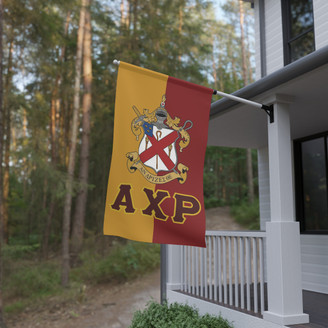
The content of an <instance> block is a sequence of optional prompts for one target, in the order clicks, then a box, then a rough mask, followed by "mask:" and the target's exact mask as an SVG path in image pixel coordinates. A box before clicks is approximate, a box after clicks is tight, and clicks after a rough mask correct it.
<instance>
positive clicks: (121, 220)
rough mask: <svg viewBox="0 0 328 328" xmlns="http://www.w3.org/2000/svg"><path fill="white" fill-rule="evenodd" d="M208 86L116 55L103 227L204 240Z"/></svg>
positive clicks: (148, 238)
mask: <svg viewBox="0 0 328 328" xmlns="http://www.w3.org/2000/svg"><path fill="white" fill-rule="evenodd" d="M212 93H213V90H212V89H209V88H205V87H202V86H198V85H195V84H192V83H189V82H185V81H182V80H179V79H176V78H173V77H170V76H167V75H164V74H160V73H156V72H153V71H150V70H147V69H143V68H140V67H136V66H133V65H130V64H127V63H124V62H120V65H119V70H118V77H117V89H116V100H115V121H114V143H113V153H112V159H111V167H110V173H109V180H108V189H107V198H106V208H105V218H104V234H105V235H115V236H121V237H124V238H127V239H132V240H137V241H143V242H150V243H159V244H178V245H192V246H200V247H205V210H204V200H203V166H204V156H205V150H206V144H207V130H208V121H209V111H210V104H211V98H212Z"/></svg>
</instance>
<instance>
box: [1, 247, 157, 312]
mask: <svg viewBox="0 0 328 328" xmlns="http://www.w3.org/2000/svg"><path fill="white" fill-rule="evenodd" d="M37 249H38V245H15V246H6V247H5V248H4V250H3V252H4V268H5V272H4V297H5V299H6V300H11V299H15V302H14V303H11V304H10V303H9V304H8V309H7V308H6V310H8V311H15V310H19V309H21V308H23V307H24V306H26V305H27V304H28V303H29V302H31V301H36V300H38V299H42V298H43V297H46V296H50V295H56V294H62V293H67V292H68V291H67V290H65V289H63V288H62V287H61V285H60V267H59V265H58V264H59V263H58V261H57V260H53V261H46V262H45V261H43V262H38V261H36V258H37ZM81 260H82V261H83V262H82V264H81V266H79V267H77V268H74V269H72V270H71V282H72V284H71V293H72V295H73V297H75V296H74V295H75V294H74V290H75V289H76V288H77V286H81V284H82V285H83V284H88V283H92V284H97V283H105V282H125V281H127V280H131V279H134V278H136V277H138V276H140V275H143V274H145V273H146V272H149V271H151V270H153V269H155V268H157V267H158V266H159V264H160V245H157V244H156V245H155V244H147V243H138V242H132V241H131V242H127V243H126V244H123V245H122V244H120V243H117V244H116V245H115V246H113V247H111V248H110V249H109V251H108V252H107V253H106V254H103V255H101V254H99V253H98V252H97V251H96V249H95V248H89V249H87V250H85V251H84V252H83V253H82V255H81Z"/></svg>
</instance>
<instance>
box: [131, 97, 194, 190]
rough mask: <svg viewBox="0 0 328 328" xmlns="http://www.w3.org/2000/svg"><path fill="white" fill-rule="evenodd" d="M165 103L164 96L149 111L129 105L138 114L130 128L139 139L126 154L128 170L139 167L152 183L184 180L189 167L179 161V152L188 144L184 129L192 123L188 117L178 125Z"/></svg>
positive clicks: (177, 119) (176, 119)
mask: <svg viewBox="0 0 328 328" xmlns="http://www.w3.org/2000/svg"><path fill="white" fill-rule="evenodd" d="M165 102H166V96H165V95H164V96H163V97H162V101H161V104H160V107H158V108H157V109H155V110H154V111H152V112H149V110H148V109H144V110H143V114H141V113H140V112H139V110H138V109H137V107H136V106H132V108H133V110H134V112H135V113H136V115H137V117H135V118H134V119H133V120H132V122H131V131H132V133H133V134H134V135H135V136H136V140H137V141H140V142H139V147H138V150H137V151H134V152H130V153H127V154H126V156H127V158H128V170H129V171H130V172H131V173H133V172H135V171H136V170H137V169H138V170H139V171H140V172H141V174H142V175H143V176H144V178H145V179H147V180H148V181H149V182H151V183H155V184H162V183H167V182H169V181H172V180H174V179H178V181H179V182H180V183H184V182H185V181H186V178H187V171H188V167H187V166H185V165H184V164H182V163H179V159H178V154H179V152H182V150H183V149H184V148H186V147H187V146H188V145H189V143H190V136H189V133H188V132H187V130H189V129H190V128H192V126H193V123H192V122H191V121H190V120H187V121H185V122H184V124H183V125H182V126H181V125H179V124H180V118H178V117H175V118H174V119H172V118H171V116H170V115H169V113H168V112H167V110H166V109H165ZM177 143H178V145H177ZM177 147H179V149H178V150H177Z"/></svg>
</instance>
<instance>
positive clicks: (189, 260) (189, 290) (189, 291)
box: [188, 246, 191, 293]
mask: <svg viewBox="0 0 328 328" xmlns="http://www.w3.org/2000/svg"><path fill="white" fill-rule="evenodd" d="M188 293H191V247H190V246H188Z"/></svg>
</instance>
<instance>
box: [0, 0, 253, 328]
mask: <svg viewBox="0 0 328 328" xmlns="http://www.w3.org/2000/svg"><path fill="white" fill-rule="evenodd" d="M221 2H222V3H223V4H222V5H220V9H219V10H220V13H221V15H220V18H218V17H217V15H216V13H217V12H218V6H219V4H218V2H217V1H210V0H208V1H207V0H147V1H142V0H120V1H109V0H108V1H105V0H92V2H91V0H51V1H50V0H48V1H45V0H0V15H1V17H0V22H1V26H0V34H1V35H0V36H1V42H0V54H1V55H0V59H1V63H2V65H1V68H2V70H1V79H0V81H1V82H0V96H1V97H0V162H1V163H2V166H0V170H1V172H0V180H1V181H0V186H1V187H2V188H0V218H1V220H0V228H1V229H0V231H1V234H0V240H1V242H0V245H1V248H0V255H1V267H0V285H1V292H0V327H1V325H2V324H3V314H2V313H3V305H2V301H3V300H5V302H4V304H5V305H6V307H5V309H6V312H10V311H15V310H17V309H22V308H24V306H26V303H25V301H24V297H32V298H33V295H35V298H40V293H42V294H43V295H45V296H47V295H49V294H50V293H53V292H54V291H55V290H56V289H58V285H59V284H60V283H61V285H62V286H66V287H67V286H69V287H70V288H72V286H73V287H74V282H75V283H77V284H79V283H81V281H85V280H93V281H96V282H97V281H98V282H99V281H103V280H104V278H103V277H105V276H106V277H107V278H106V279H108V280H110V279H115V277H116V279H119V278H118V277H120V279H122V278H124V277H126V278H127V276H128V273H127V272H126V271H130V272H132V271H133V270H132V271H131V268H133V269H135V272H136V273H135V274H139V273H140V272H141V271H142V270H146V269H145V268H146V267H147V265H148V267H151V266H154V265H157V264H158V261H157V262H156V261H155V262H154V261H153V260H152V259H151V256H153V255H152V254H157V255H158V248H156V247H155V248H154V247H153V248H149V247H150V246H149V247H148V245H147V246H145V245H139V246H136V244H133V243H128V244H126V242H125V241H123V240H121V239H119V238H115V237H103V236H102V225H103V214H104V207H105V196H106V189H107V178H108V173H109V167H110V159H111V151H112V136H113V120H114V115H113V111H114V102H115V87H116V76H117V67H115V66H114V65H113V59H118V60H122V61H125V62H128V63H131V64H135V65H139V66H142V67H145V68H148V69H152V70H155V71H158V72H161V73H164V74H168V75H170V76H174V77H177V78H180V79H183V80H187V81H190V82H194V83H197V84H200V85H205V86H209V87H212V88H214V89H218V90H221V91H224V92H227V93H231V92H233V91H236V90H238V89H239V88H241V87H243V86H244V85H246V84H248V83H250V82H252V80H253V75H254V60H253V49H254V44H253V43H254V27H253V9H251V6H250V3H247V2H243V1H241V0H227V1H221ZM213 98H214V97H213ZM215 100H217V99H213V101H215ZM256 183H257V161H256V152H255V151H252V150H250V149H248V150H246V149H228V148H222V147H221V148H219V147H208V148H207V152H206V159H205V167H204V196H205V205H206V207H213V206H226V205H229V206H231V205H234V204H244V203H247V204H249V203H251V204H255V207H256V190H257V188H256ZM254 192H255V195H254ZM254 199H255V200H254ZM246 207H249V205H247V206H246ZM243 208H245V206H244V207H243ZM123 244H124V245H123ZM121 245H123V246H124V247H125V248H124V249H123V248H120V246H121ZM122 249H123V250H122ZM107 250H109V251H108V252H107ZM108 253H110V254H111V256H113V257H112V258H109V257H108ZM87 254H89V257H88V255H87ZM145 254H148V255H147V256H150V257H147V256H146V255H145ZM149 254H150V255H149ZM139 255H140V256H139ZM138 256H139V257H140V258H139V257H138ZM90 258H92V259H93V260H95V259H98V260H99V261H98V262H97V263H98V264H95V262H92V261H91V260H90ZM122 258H125V259H126V261H127V264H126V265H127V267H128V270H127V268H126V267H124V268H123V267H120V263H119V262H120V261H121V260H122ZM131 259H132V260H131ZM150 259H151V260H150ZM115 261H116V262H115ZM131 261H132V262H131ZM91 262H92V263H91ZM156 263H157V264H156ZM88 264H89V266H88V267H86V265H88ZM97 265H98V266H97ZM97 270H98V271H97ZM138 270H139V271H138ZM92 272H93V273H94V275H93V276H92ZM113 272H114V273H113ZM133 272H134V271H133ZM137 272H139V273H137ZM111 274H112V275H111ZM115 274H116V276H115ZM77 286H79V285H77ZM33 288H34V289H35V291H34V289H33ZM37 291H38V293H37ZM34 293H37V294H34Z"/></svg>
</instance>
